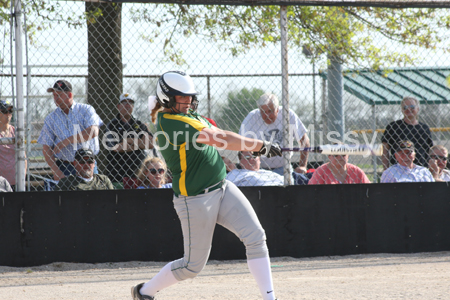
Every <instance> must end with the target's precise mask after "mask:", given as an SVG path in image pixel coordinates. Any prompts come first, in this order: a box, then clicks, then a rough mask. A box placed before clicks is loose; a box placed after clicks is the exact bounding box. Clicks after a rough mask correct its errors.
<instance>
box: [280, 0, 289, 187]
mask: <svg viewBox="0 0 450 300" xmlns="http://www.w3.org/2000/svg"><path fill="white" fill-rule="evenodd" d="M280 8H281V10H280V28H281V78H282V79H281V82H282V84H281V85H282V98H283V99H282V104H283V111H282V112H281V113H282V116H283V130H284V134H283V145H284V146H285V147H288V145H290V143H289V140H290V136H289V133H290V130H289V127H290V124H289V69H288V66H289V65H288V47H287V6H281V7H280ZM283 157H284V184H285V185H290V184H291V172H290V166H291V159H290V154H289V152H284V153H283Z"/></svg>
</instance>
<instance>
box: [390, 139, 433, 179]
mask: <svg viewBox="0 0 450 300" xmlns="http://www.w3.org/2000/svg"><path fill="white" fill-rule="evenodd" d="M394 149H395V154H394V155H395V159H396V160H397V164H395V165H393V166H391V167H390V168H388V169H387V170H386V171H384V172H383V174H382V175H381V182H382V183H386V182H434V178H433V175H431V173H430V171H429V170H428V169H427V168H425V167H421V166H418V165H416V164H414V159H415V158H416V152H415V149H414V144H413V143H412V142H411V141H408V140H405V141H400V142H399V143H397V144H396V145H395V148H394Z"/></svg>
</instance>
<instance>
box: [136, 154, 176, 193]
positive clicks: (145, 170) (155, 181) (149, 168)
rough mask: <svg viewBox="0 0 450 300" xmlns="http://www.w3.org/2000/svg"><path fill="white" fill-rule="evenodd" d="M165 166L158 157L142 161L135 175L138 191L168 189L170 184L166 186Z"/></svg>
mask: <svg viewBox="0 0 450 300" xmlns="http://www.w3.org/2000/svg"><path fill="white" fill-rule="evenodd" d="M166 173H167V166H166V164H165V163H164V161H163V160H162V159H160V158H158V157H148V158H146V159H144V161H143V162H142V165H141V167H140V169H139V171H138V173H137V176H136V177H137V179H138V187H137V188H138V189H170V188H172V184H171V183H167V184H166Z"/></svg>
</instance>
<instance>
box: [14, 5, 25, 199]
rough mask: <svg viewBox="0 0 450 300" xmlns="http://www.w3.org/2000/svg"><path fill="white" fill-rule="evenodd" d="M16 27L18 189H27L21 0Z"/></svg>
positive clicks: (16, 13) (16, 17)
mask: <svg viewBox="0 0 450 300" xmlns="http://www.w3.org/2000/svg"><path fill="white" fill-rule="evenodd" d="M14 19H15V22H14V27H15V38H16V43H15V47H16V93H17V103H16V116H17V127H16V170H17V171H16V190H17V191H20V192H23V191H25V147H24V141H25V135H24V133H25V128H24V109H23V61H22V4H21V1H20V0H16V1H15V2H14Z"/></svg>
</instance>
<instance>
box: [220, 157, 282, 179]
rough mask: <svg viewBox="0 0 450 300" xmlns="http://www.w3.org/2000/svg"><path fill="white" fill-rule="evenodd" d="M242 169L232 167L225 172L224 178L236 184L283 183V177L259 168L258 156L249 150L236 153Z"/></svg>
mask: <svg viewBox="0 0 450 300" xmlns="http://www.w3.org/2000/svg"><path fill="white" fill-rule="evenodd" d="M238 156H239V163H240V165H241V167H242V169H234V170H232V171H230V172H229V173H228V174H227V177H226V179H227V180H229V181H231V182H233V183H234V184H235V185H237V186H264V185H284V177H283V176H281V175H279V174H277V173H275V172H272V171H268V170H264V169H261V160H260V158H259V156H257V157H254V156H253V155H252V153H251V152H247V151H242V152H239V153H238Z"/></svg>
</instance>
